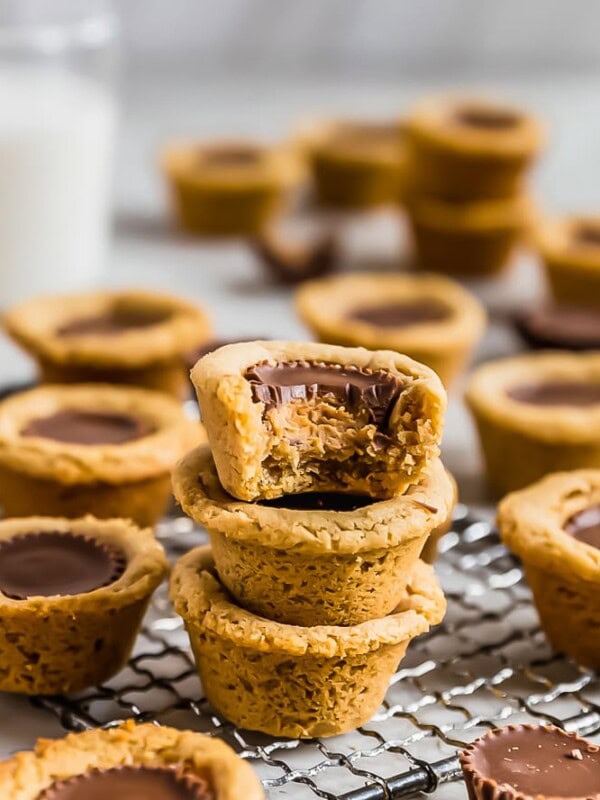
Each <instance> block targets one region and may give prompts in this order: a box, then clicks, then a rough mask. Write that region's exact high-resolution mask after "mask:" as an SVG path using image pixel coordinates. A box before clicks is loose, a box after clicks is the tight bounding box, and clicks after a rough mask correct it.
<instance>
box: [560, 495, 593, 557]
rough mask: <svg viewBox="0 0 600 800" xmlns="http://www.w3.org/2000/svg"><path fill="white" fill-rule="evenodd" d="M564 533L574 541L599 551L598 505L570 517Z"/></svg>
mask: <svg viewBox="0 0 600 800" xmlns="http://www.w3.org/2000/svg"><path fill="white" fill-rule="evenodd" d="M565 531H566V532H567V533H570V534H571V536H572V537H573V538H574V539H577V540H578V541H580V542H585V544H590V545H591V546H592V547H597V548H598V549H600V504H598V505H596V506H590V507H589V508H585V509H584V510H583V511H578V512H577V514H574V515H573V516H572V517H570V518H569V519H568V520H567V522H566V523H565Z"/></svg>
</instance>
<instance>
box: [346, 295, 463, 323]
mask: <svg viewBox="0 0 600 800" xmlns="http://www.w3.org/2000/svg"><path fill="white" fill-rule="evenodd" d="M449 316H450V309H449V308H448V307H447V306H445V305H444V304H443V303H438V302H437V301H435V300H429V299H423V300H415V301H413V302H408V303H406V302H405V303H399V302H395V303H381V304H379V305H374V306H358V307H357V308H355V309H353V310H352V311H350V312H349V313H348V314H347V315H346V317H347V319H349V320H357V321H358V322H368V323H369V325H375V326H376V327H378V328H404V327H407V326H409V325H418V324H419V323H423V322H441V321H442V320H445V319H447V318H448V317H449Z"/></svg>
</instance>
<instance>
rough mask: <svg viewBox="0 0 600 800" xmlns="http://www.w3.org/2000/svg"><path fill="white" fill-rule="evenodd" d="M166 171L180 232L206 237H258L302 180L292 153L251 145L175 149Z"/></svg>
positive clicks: (165, 157)
mask: <svg viewBox="0 0 600 800" xmlns="http://www.w3.org/2000/svg"><path fill="white" fill-rule="evenodd" d="M163 169H164V171H165V174H166V176H167V180H168V182H169V185H170V188H171V195H172V197H173V202H174V205H175V211H176V213H177V217H178V219H179V222H180V224H181V226H182V227H183V228H184V229H185V230H187V231H189V232H190V233H197V234H203V235H208V236H248V235H255V234H258V233H260V232H261V230H262V229H263V227H264V226H265V224H266V223H267V222H268V221H269V220H271V219H272V218H273V216H274V215H275V214H276V213H277V211H278V210H279V209H280V208H281V207H282V205H283V203H284V201H285V197H286V192H287V191H288V190H289V189H290V188H291V187H293V185H294V184H295V183H296V182H297V181H298V179H299V175H300V173H299V162H298V161H297V158H296V156H295V155H294V153H293V152H292V151H291V149H289V148H285V147H283V146H281V145H278V146H271V147H269V146H267V145H264V144H260V143H258V142H255V141H248V140H240V141H227V140H225V141H213V142H202V143H196V142H192V143H180V144H175V145H171V146H170V147H168V148H167V150H166V151H165V153H164V155H163Z"/></svg>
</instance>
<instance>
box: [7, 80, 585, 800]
mask: <svg viewBox="0 0 600 800" xmlns="http://www.w3.org/2000/svg"><path fill="white" fill-rule="evenodd" d="M471 83H472V82H471ZM439 85H440V84H439V81H438V82H436V83H433V82H429V83H427V84H425V83H423V82H421V83H417V82H411V83H409V82H406V81H403V80H402V78H401V77H400V76H399V77H398V79H397V80H395V81H389V82H388V83H382V82H365V83H357V82H352V83H342V84H340V83H336V82H335V81H331V80H329V81H328V80H325V81H323V80H316V79H315V80H314V81H307V80H302V81H300V80H289V81H284V80H282V79H281V80H277V79H275V78H273V77H271V78H270V79H268V80H267V79H266V78H263V79H260V80H258V79H257V80H255V81H252V80H250V79H245V78H243V77H239V76H238V77H237V78H236V79H235V80H233V79H232V80H230V81H224V80H221V81H218V82H217V81H214V80H211V79H208V78H203V77H202V76H201V75H198V76H192V75H189V74H188V75H187V76H186V77H185V78H183V79H182V78H181V77H178V76H177V75H176V73H173V74H172V75H170V76H169V75H165V74H164V73H162V74H161V76H160V79H158V78H157V76H156V75H154V74H152V72H151V71H148V70H145V71H138V72H137V74H136V75H134V76H132V78H131V80H130V81H128V82H127V83H126V84H125V87H124V115H123V125H122V131H121V140H120V149H119V158H118V165H117V175H116V190H115V209H116V212H117V222H116V235H115V241H114V248H113V252H112V257H111V261H110V265H109V268H108V270H107V275H106V283H107V284H110V285H122V286H148V287H156V288H166V289H169V290H172V291H178V292H182V293H184V294H187V295H189V296H190V297H193V298H194V299H196V300H198V301H200V302H201V303H203V304H205V305H206V306H207V307H208V308H209V309H210V311H211V314H212V317H213V319H214V323H215V329H216V331H217V332H218V334H219V335H223V336H234V335H238V334H239V335H242V334H243V335H246V336H252V335H267V336H271V337H281V338H301V337H303V336H304V335H305V334H304V332H303V330H302V327H301V325H300V323H299V322H298V321H297V320H296V318H295V317H294V314H293V311H292V307H291V302H290V292H289V291H288V290H285V289H279V288H276V287H273V286H269V285H268V284H266V283H265V282H264V281H263V279H262V276H261V273H260V270H259V268H258V266H257V264H256V263H255V262H254V260H253V258H252V256H251V254H250V253H249V252H248V251H247V249H246V248H245V247H243V246H242V245H240V244H238V243H233V244H215V243H212V244H202V243H199V242H196V241H192V240H189V239H186V238H184V237H181V236H179V235H177V234H176V233H175V232H174V231H173V230H172V227H171V224H170V222H169V219H168V214H167V203H166V196H165V192H164V187H163V185H162V180H161V177H160V175H159V173H158V171H157V152H158V150H159V148H160V145H161V143H162V142H163V141H164V140H166V139H168V138H169V137H173V136H189V135H204V134H219V133H226V134H231V133H245V132H249V133H255V134H264V135H272V136H278V135H282V134H284V133H285V132H286V131H287V130H289V127H290V125H291V123H292V121H293V120H294V119H295V118H298V117H299V116H302V115H303V114H304V115H306V114H309V115H310V114H312V113H317V112H319V111H323V110H330V111H339V112H351V113H355V114H356V113H360V112H371V113H374V114H376V113H381V114H382V115H386V116H387V115H389V114H391V113H394V112H396V111H397V110H402V109H403V108H405V107H406V105H407V103H408V102H409V101H410V100H411V99H412V98H413V97H415V96H416V95H417V94H419V93H420V92H422V91H424V90H430V89H431V88H435V87H439ZM486 85H488V86H489V87H490V88H491V89H493V90H496V91H497V92H499V93H500V94H502V95H506V96H510V97H515V98H516V99H517V100H521V101H522V102H524V103H527V104H529V105H530V106H532V107H533V108H535V109H536V110H537V111H538V113H540V114H541V115H542V116H543V117H544V118H545V119H546V120H547V121H548V124H549V127H550V147H549V151H548V154H547V155H546V157H545V158H544V159H543V161H542V163H541V165H540V168H539V169H538V171H537V173H536V176H535V193H536V195H537V196H538V197H539V198H540V199H541V201H542V204H543V206H544V207H545V208H546V209H571V208H573V209H585V208H588V209H593V208H598V207H599V206H600V188H599V187H600V183H599V181H598V169H599V167H600V136H599V135H598V131H599V128H600V92H598V91H597V86H598V82H597V79H596V78H595V77H594V76H587V77H586V76H566V77H562V78H554V79H552V80H550V79H546V80H541V79H540V80H537V81H533V80H529V81H525V80H520V79H518V78H511V79H506V80H504V81H487V82H486ZM345 232H346V237H345V238H346V251H347V260H348V264H349V268H357V267H359V266H364V267H365V268H369V267H371V268H375V267H377V268H383V269H397V268H399V263H400V260H401V254H400V249H401V246H402V232H401V231H400V230H399V226H398V224H397V221H396V219H395V218H394V217H392V216H389V215H374V216H373V217H370V218H364V219H358V220H352V221H349V222H348V223H347V225H346V228H345ZM49 268H52V265H49ZM54 268H56V269H59V268H60V266H59V265H54ZM474 288H475V290H476V291H477V292H478V293H479V294H480V295H481V296H483V297H484V298H485V299H486V302H487V303H488V305H489V306H490V307H491V308H493V309H495V310H502V309H505V308H507V307H510V306H513V305H514V304H515V303H519V304H523V303H526V302H527V301H528V300H529V299H531V298H532V297H534V296H536V294H538V293H539V292H540V291H541V287H540V281H539V276H538V273H537V267H536V264H535V262H534V260H533V259H532V258H531V257H529V256H527V255H522V256H521V257H520V258H519V259H518V262H517V263H516V264H515V266H514V269H513V270H512V272H511V274H510V275H509V276H508V277H507V278H506V279H505V280H502V281H500V282H497V283H488V284H483V285H479V286H474ZM34 291H35V287H32V292H34ZM515 347H516V341H515V339H514V338H513V336H512V335H511V334H510V333H509V332H508V331H507V330H504V329H503V328H502V326H501V325H499V324H496V323H494V324H492V326H491V327H490V330H489V331H488V334H487V335H486V338H485V340H484V341H483V342H482V344H481V347H480V349H479V352H478V355H477V359H478V360H481V359H486V358H490V357H495V356H498V355H501V354H503V353H507V352H511V351H512V350H513V349H514V348H515ZM0 363H1V364H2V368H1V369H2V371H1V373H0V374H1V377H2V380H3V381H4V380H7V381H9V380H19V379H22V378H26V377H27V376H28V375H30V374H31V368H30V365H29V364H28V362H27V360H26V359H25V358H24V357H23V356H22V355H21V354H20V353H18V352H17V351H16V349H14V348H13V347H12V346H11V345H9V344H8V343H6V342H1V343H0ZM444 453H445V459H446V462H447V465H448V466H449V467H450V468H451V469H452V470H453V471H454V472H455V473H456V475H457V476H458V478H459V482H460V486H461V492H462V496H463V499H464V500H465V501H467V502H472V503H476V504H479V505H485V502H486V501H485V493H484V491H483V482H482V480H481V475H480V465H479V457H478V453H477V444H476V441H475V437H474V434H473V430H472V427H471V423H470V420H469V418H468V416H467V414H466V412H465V411H464V409H463V407H462V403H461V400H460V387H457V390H456V391H455V393H454V395H453V398H452V400H451V404H450V410H449V414H448V421H447V428H446V438H445V444H444ZM486 507H487V508H488V510H489V508H490V507H489V506H486ZM60 733H61V729H60V726H59V725H58V724H57V723H55V722H54V721H53V720H51V719H49V718H48V716H47V715H45V714H43V713H42V712H39V711H35V710H33V709H32V708H31V707H30V706H29V704H28V703H27V702H26V701H24V700H20V699H11V698H7V697H0V756H5V755H7V754H9V753H11V752H14V751H15V750H16V749H19V748H24V747H30V746H31V745H32V744H33V742H34V740H35V738H36V737H37V736H40V735H44V736H50V735H59V734H60ZM440 796H442V795H440ZM443 796H444V797H454V798H459V797H460V798H462V797H463V796H464V794H463V792H462V790H461V789H460V788H459V787H453V788H448V789H444V790H443Z"/></svg>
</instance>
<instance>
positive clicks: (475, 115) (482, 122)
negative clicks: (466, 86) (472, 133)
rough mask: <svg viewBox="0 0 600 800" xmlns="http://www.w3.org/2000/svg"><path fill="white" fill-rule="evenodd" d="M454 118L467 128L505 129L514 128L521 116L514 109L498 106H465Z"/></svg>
mask: <svg viewBox="0 0 600 800" xmlns="http://www.w3.org/2000/svg"><path fill="white" fill-rule="evenodd" d="M455 119H456V121H457V122H458V123H459V124H460V125H465V126H467V127H469V128H481V129H483V130H489V131H505V130H510V129H511V128H514V127H515V125H517V124H518V123H519V122H520V120H521V117H520V116H519V114H515V113H514V111H505V110H503V109H500V108H483V107H481V108H479V107H477V106H465V108H461V109H460V110H459V111H457V112H456V114H455Z"/></svg>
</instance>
